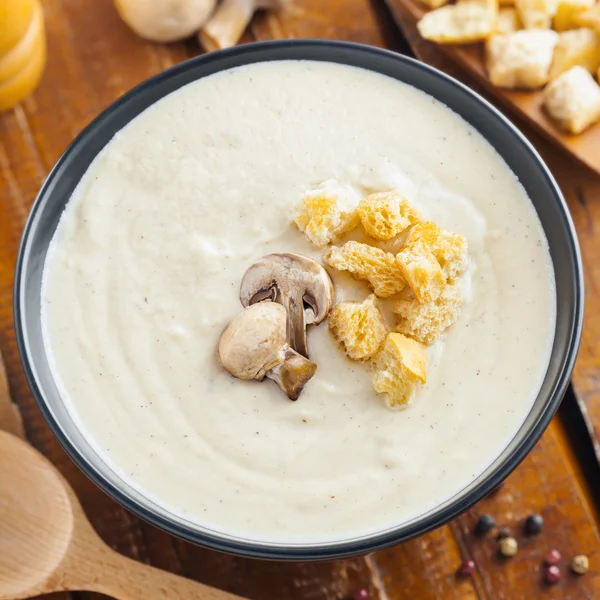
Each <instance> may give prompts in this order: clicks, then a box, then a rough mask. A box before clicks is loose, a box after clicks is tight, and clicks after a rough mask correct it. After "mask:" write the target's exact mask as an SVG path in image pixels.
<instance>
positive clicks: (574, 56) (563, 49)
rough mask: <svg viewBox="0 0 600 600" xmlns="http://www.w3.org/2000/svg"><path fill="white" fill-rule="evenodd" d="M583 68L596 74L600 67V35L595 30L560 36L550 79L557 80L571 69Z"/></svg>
mask: <svg viewBox="0 0 600 600" xmlns="http://www.w3.org/2000/svg"><path fill="white" fill-rule="evenodd" d="M577 66H581V67H584V68H585V69H587V70H588V71H589V72H590V73H595V72H596V70H597V69H598V67H599V66H600V35H598V34H597V33H596V32H595V31H594V30H593V29H589V28H585V27H584V28H581V29H573V30H571V31H565V32H563V33H561V34H559V36H558V43H557V44H556V48H555V49H554V58H553V59H552V66H551V67H550V79H551V80H552V79H556V78H557V77H558V76H559V75H560V74H561V73H564V72H565V71H568V70H569V69H570V68H571V67H577Z"/></svg>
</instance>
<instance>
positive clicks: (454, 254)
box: [433, 231, 469, 280]
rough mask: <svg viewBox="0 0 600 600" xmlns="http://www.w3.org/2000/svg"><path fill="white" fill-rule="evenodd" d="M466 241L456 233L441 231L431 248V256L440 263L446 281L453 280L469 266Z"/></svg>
mask: <svg viewBox="0 0 600 600" xmlns="http://www.w3.org/2000/svg"><path fill="white" fill-rule="evenodd" d="M467 249H468V246H467V240H466V238H464V237H463V236H462V235H460V234H458V233H453V232H451V231H442V232H441V233H440V235H439V237H438V239H437V241H436V243H435V244H434V246H433V255H434V256H435V258H436V259H437V261H438V263H440V267H442V271H443V272H444V275H445V277H446V279H450V280H452V279H455V278H456V277H458V276H459V275H460V274H462V273H464V272H465V270H466V269H467V266H468V264H469V257H468V254H467Z"/></svg>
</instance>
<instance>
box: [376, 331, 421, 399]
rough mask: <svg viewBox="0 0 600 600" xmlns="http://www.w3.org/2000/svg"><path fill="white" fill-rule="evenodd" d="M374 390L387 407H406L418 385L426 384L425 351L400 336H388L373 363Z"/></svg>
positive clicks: (413, 342) (417, 344)
mask: <svg viewBox="0 0 600 600" xmlns="http://www.w3.org/2000/svg"><path fill="white" fill-rule="evenodd" d="M374 363H375V373H374V375H373V387H374V388H375V391H376V392H377V393H379V394H387V401H388V404H389V405H390V406H398V405H401V404H408V403H409V402H410V401H411V399H412V396H413V394H414V391H415V388H416V385H417V383H418V382H419V381H420V382H422V383H425V382H426V380H427V349H426V348H425V346H422V345H421V344H419V342H415V340H411V339H410V338H409V337H406V336H405V335H402V334H401V333H390V334H389V335H388V336H387V338H386V340H385V344H384V346H383V348H382V349H381V351H380V352H379V354H377V356H376V357H375V360H374Z"/></svg>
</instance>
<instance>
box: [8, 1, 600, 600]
mask: <svg viewBox="0 0 600 600" xmlns="http://www.w3.org/2000/svg"><path fill="white" fill-rule="evenodd" d="M45 12H46V24H47V29H48V38H49V63H48V68H47V71H46V74H45V76H44V79H43V81H42V84H41V86H40V88H39V89H38V90H37V91H36V93H35V94H34V95H33V96H32V97H30V98H29V99H27V100H26V101H25V103H24V104H23V105H21V106H18V107H17V108H15V109H14V110H12V111H11V112H8V113H6V114H3V115H0V348H1V349H2V352H3V354H4V358H5V361H6V364H7V371H8V378H9V382H10V387H11V391H12V395H13V398H14V399H15V401H16V402H17V403H18V405H19V407H20V409H21V412H22V414H23V417H24V421H25V427H26V433H27V436H28V438H29V440H30V441H31V443H33V444H34V445H35V446H36V447H38V448H39V449H40V450H41V451H42V452H44V453H45V454H46V455H47V456H48V457H49V458H50V459H51V460H52V461H53V462H54V463H55V464H56V465H57V466H58V467H59V468H60V470H61V471H62V472H63V474H64V475H65V476H66V477H67V479H68V480H69V481H70V482H71V483H72V485H73V487H74V488H75V490H76V491H77V493H78V494H79V497H80V499H81V501H82V504H83V506H84V508H85V509H86V511H87V513H88V515H89V516H90V518H91V520H92V522H93V524H94V525H95V527H96V528H97V530H98V532H99V533H100V535H101V536H102V537H103V538H104V539H105V540H106V541H107V542H108V543H109V544H110V545H111V546H113V547H114V548H116V549H118V550H119V551H121V552H123V553H124V554H127V555H128V556H131V557H134V558H136V559H138V560H141V561H146V562H150V563H152V564H154V565H157V566H159V567H162V568H165V569H169V570H172V571H174V572H177V573H182V574H184V575H186V576H188V577H192V578H195V579H198V580H201V581H204V582H207V583H209V584H212V585H215V586H218V587H221V588H224V589H227V590H232V591H235V592H237V593H240V594H244V595H247V596H249V597H250V598H255V599H265V600H266V599H271V600H286V599H311V600H317V599H342V598H346V597H349V595H351V594H352V593H353V591H354V590H355V589H356V588H358V587H362V586H365V587H368V588H369V589H370V591H371V595H372V598H378V599H380V600H385V599H398V600H400V599H402V600H409V599H410V600H429V599H432V600H434V599H436V600H437V599H444V600H455V599H456V600H459V599H460V600H470V599H492V598H494V599H507V600H521V599H522V600H532V599H537V598H548V599H560V600H584V599H593V598H600V532H599V523H600V521H599V514H598V511H597V508H598V507H599V506H600V500H599V499H600V494H599V493H598V485H599V484H600V469H599V464H598V462H597V461H595V460H594V459H593V458H592V457H593V449H592V446H591V440H592V439H596V440H597V439H598V437H599V434H600V262H599V261H598V260H597V258H598V257H600V245H599V243H598V242H597V241H595V239H594V236H595V234H596V231H600V177H598V176H597V175H594V174H592V173H591V172H589V171H588V170H586V169H585V168H584V167H582V166H581V165H579V164H577V163H575V162H573V161H572V160H571V159H569V158H567V157H566V156H565V155H564V154H563V153H562V152H561V151H560V150H558V149H555V148H553V147H550V146H549V145H548V144H547V143H546V142H543V141H541V140H540V139H539V138H538V137H537V136H536V135H533V134H532V133H531V132H530V131H529V130H528V129H527V128H526V127H523V129H524V131H525V132H526V134H527V135H529V136H530V139H531V140H532V141H533V143H534V144H535V145H536V146H537V148H538V149H539V151H540V152H541V154H542V155H543V157H544V158H545V160H546V161H547V162H548V164H549V166H550V168H551V169H552V171H553V172H554V174H555V175H556V177H557V178H558V180H559V182H560V185H561V187H562V189H563V192H564V194H565V196H566V197H567V200H568V203H569V206H570V209H571V211H572V215H573V219H574V220H575V223H576V226H577V229H578V232H579V236H580V241H581V245H582V251H583V258H584V262H585V268H586V283H587V314H586V321H585V333H584V339H583V344H582V349H581V352H580V356H579V360H578V362H577V366H576V369H575V373H574V377H573V390H574V393H575V396H574V397H569V398H568V399H567V400H566V401H565V403H564V404H563V408H562V409H561V413H560V414H559V417H557V418H556V419H554V421H553V423H552V424H551V425H550V427H549V428H548V430H547V432H546V433H545V435H544V436H543V438H542V440H541V441H540V442H539V443H538V445H537V446H536V448H535V450H534V451H533V452H532V453H531V455H530V456H529V457H528V458H527V459H526V460H525V461H524V462H523V464H522V465H521V466H520V467H519V468H518V469H517V470H516V472H515V473H514V474H513V475H511V476H510V478H509V479H508V481H507V483H506V484H505V485H504V486H503V487H502V488H501V489H500V490H499V491H498V492H496V493H495V494H493V495H492V496H490V497H488V498H487V499H485V500H483V501H482V502H481V503H480V504H479V505H478V506H476V507H475V508H474V509H473V510H471V511H469V513H467V514H465V515H463V516H462V517H460V518H459V519H457V520H456V521H454V522H452V523H451V524H449V525H446V526H444V527H441V528H439V529H437V530H436V531H433V532H431V533H429V534H427V535H425V536H423V537H421V538H419V539H416V540H413V541H411V542H408V543H405V544H403V545H401V546H397V547H395V548H392V549H389V550H385V551H382V552H377V553H375V554H372V555H370V556H367V557H360V558H356V559H353V560H345V561H336V562H321V563H309V564H306V563H305V564H298V563H287V564H280V563H272V562H264V561H263V562H261V561H255V560H248V559H242V558H236V557H232V556H225V555H221V554H218V553H215V552H212V551H209V550H205V549H203V548H199V547H195V546H192V545H190V544H187V543H184V542H182V541H180V540H177V539H175V538H173V537H170V536H169V535H167V534H165V533H163V532H161V531H159V530H157V529H155V528H153V527H151V526H149V525H147V524H145V523H144V522H142V521H140V520H139V519H138V518H136V517H135V516H133V515H132V514H131V513H129V512H127V511H126V510H125V509H123V508H121V507H120V506H119V505H118V504H116V503H115V502H114V501H112V500H111V499H110V498H108V497H107V496H105V495H104V494H103V493H102V492H100V491H99V490H98V489H97V488H96V487H95V486H94V485H93V484H92V483H91V482H90V481H88V480H87V479H86V478H85V476H83V475H82V473H81V472H80V471H79V470H78V469H77V467H76V466H75V465H74V464H73V463H72V462H71V461H70V460H69V459H68V458H67V457H66V455H65V454H64V452H63V451H62V449H61V448H60V446H59V445H58V443H57V442H56V440H55V439H54V437H53V436H52V435H51V434H50V432H49V430H48V428H47V426H46V424H45V422H44V420H43V419H42V417H41V416H40V413H39V411H38V410H37V408H36V406H35V404H34V401H33V398H32V396H31V393H30V391H29V389H28V387H27V383H26V381H25V377H24V375H23V372H22V370H21V366H20V362H19V359H18V356H17V349H16V343H15V337H14V332H13V318H12V282H13V268H14V263H15V258H16V253H17V247H18V243H19V238H20V234H21V230H22V227H23V224H24V222H25V219H26V216H27V211H28V209H29V207H30V205H31V203H32V201H33V199H34V197H35V195H36V193H37V191H38V189H39V187H40V184H41V183H42V181H43V179H44V177H45V176H46V174H47V173H48V171H49V170H50V168H51V167H52V165H53V164H54V162H55V161H56V160H57V158H58V157H59V155H60V154H61V152H62V151H63V150H64V149H65V148H66V146H67V145H68V144H69V142H70V141H71V140H72V139H73V137H74V136H75V135H76V134H77V133H78V132H79V131H80V130H81V129H82V127H83V126H84V125H86V124H87V123H88V122H89V121H90V120H91V119H92V118H93V117H95V116H96V115H97V114H98V113H99V112H100V111H101V110H102V109H104V108H105V107H106V106H108V104H110V103H111V102H112V101H113V100H115V99H116V98H117V97H118V96H120V95H121V94H122V93H124V92H125V91H127V90H128V89H130V88H131V87H132V86H133V85H135V84H137V83H138V82H140V81H142V80H144V79H146V78H147V77H149V76H150V75H153V74H154V73H157V72H158V71H161V70H162V69H165V68H167V67H169V66H171V65H173V64H175V63H178V62H180V61H181V60H184V59H186V58H189V57H190V56H193V55H196V54H198V53H199V49H198V47H197V45H196V44H195V42H193V41H190V42H188V43H186V44H175V45H170V46H158V45H153V44H150V43H146V42H144V41H142V40H140V39H138V38H137V37H135V36H134V35H133V34H132V33H131V32H130V31H129V30H128V29H127V28H126V27H125V26H124V25H123V24H122V23H121V21H120V20H119V19H118V17H117V15H116V12H115V10H114V8H113V7H112V4H111V3H110V2H108V1H107V0H105V1H95V2H81V1H80V0H47V1H46V2H45ZM281 37H326V38H336V39H345V40H352V41H356V42H363V43H368V44H373V45H378V46H385V47H388V48H392V49H394V50H400V51H408V48H407V46H406V43H405V42H404V41H403V40H402V37H401V35H400V32H399V31H398V29H397V28H396V27H395V25H394V24H393V21H392V18H391V14H390V13H389V12H388V10H387V8H386V5H385V3H384V2H383V0H346V1H341V0H339V1H334V0H330V1H322V0H297V2H296V4H295V6H294V7H293V9H291V10H290V11H289V12H287V13H286V14H284V15H280V16H279V17H272V16H271V17H265V16H262V17H258V18H257V19H256V20H255V21H254V23H253V25H252V27H251V31H249V32H248V33H247V34H246V37H245V40H244V41H251V40H252V39H261V40H262V39H270V38H281ZM421 50H423V52H424V54H422V55H423V56H424V57H426V59H427V60H428V61H430V62H434V63H435V62H436V61H438V62H437V63H436V64H439V65H440V66H441V67H442V68H446V69H449V70H451V69H452V67H451V66H449V65H448V63H447V62H444V61H443V59H442V58H440V56H439V53H436V51H435V49H432V48H429V49H427V48H421ZM439 61H442V62H439ZM455 75H458V76H459V77H463V78H464V77H465V76H464V75H463V74H462V73H455ZM517 124H518V125H519V126H522V124H521V123H517ZM578 407H583V408H585V409H586V411H585V412H582V411H581V410H580V408H578ZM586 428H587V429H586ZM590 434H593V436H592V435H590ZM596 452H598V456H599V457H600V447H598V446H597V445H596ZM0 484H1V483H0ZM483 512H489V513H491V514H493V515H494V516H495V517H496V519H497V521H498V522H499V523H500V524H502V525H507V526H509V527H510V528H511V529H512V531H513V532H514V534H515V536H516V537H517V539H518V540H519V542H520V546H521V549H520V552H519V553H518V554H517V556H516V557H514V558H512V559H508V560H507V559H505V560H501V559H500V558H499V557H498V555H497V553H496V548H495V542H494V538H493V536H490V537H487V538H485V539H479V538H477V537H476V536H474V535H473V533H472V530H473V526H474V523H475V522H476V520H477V518H478V516H479V515H480V514H481V513H483ZM531 512H538V513H541V514H542V515H543V516H544V518H545V520H546V527H545V529H544V531H543V533H542V534H540V535H539V536H536V537H532V538H527V537H525V536H524V534H523V533H522V522H523V520H524V518H525V517H526V516H527V515H528V514H529V513H531ZM551 547H556V548H558V549H560V551H561V552H562V554H563V557H564V559H565V560H564V565H563V578H562V580H561V582H560V583H559V584H558V585H556V586H553V587H550V586H547V585H545V584H544V583H543V568H542V557H543V555H544V554H545V553H546V551H547V549H549V548H551ZM577 553H586V554H588V555H589V557H590V560H591V565H592V568H591V570H590V572H589V573H588V574H587V575H585V576H583V577H578V576H575V575H573V574H571V573H569V572H568V569H567V567H566V562H567V561H568V560H570V557H572V556H573V555H574V554H577ZM468 556H472V557H473V558H474V559H475V560H476V561H477V564H478V567H479V570H478V572H477V574H476V575H475V576H474V577H467V578H464V577H463V578H461V577H457V576H456V569H457V567H458V565H459V564H460V562H461V560H462V558H464V557H468ZM74 596H76V597H82V598H83V597H86V596H88V597H89V596H90V594H85V595H84V594H75V595H74Z"/></svg>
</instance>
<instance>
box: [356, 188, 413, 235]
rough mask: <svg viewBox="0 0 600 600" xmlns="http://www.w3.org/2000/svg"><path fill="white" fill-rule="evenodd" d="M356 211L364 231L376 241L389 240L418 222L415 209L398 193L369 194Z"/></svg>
mask: <svg viewBox="0 0 600 600" xmlns="http://www.w3.org/2000/svg"><path fill="white" fill-rule="evenodd" d="M356 210H357V213H358V217H359V219H360V222H361V223H362V226H363V227H364V228H365V231H366V232H367V234H368V235H370V236H371V237H372V238H375V239H376V240H391V239H392V238H393V237H395V236H397V235H398V234H399V233H402V232H403V231H404V230H405V229H406V228H407V227H410V226H411V225H413V224H414V223H416V222H417V221H418V220H419V215H418V214H417V212H416V211H415V209H414V208H413V207H412V206H411V205H410V204H409V203H408V201H407V200H406V199H405V198H403V197H402V195H401V194H399V193H398V192H381V193H378V194H371V195H369V196H367V197H366V198H363V199H362V200H361V201H360V202H359V204H358V208H357V209H356Z"/></svg>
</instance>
